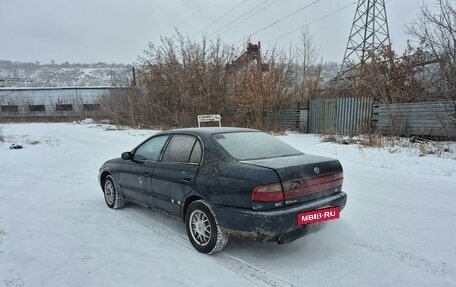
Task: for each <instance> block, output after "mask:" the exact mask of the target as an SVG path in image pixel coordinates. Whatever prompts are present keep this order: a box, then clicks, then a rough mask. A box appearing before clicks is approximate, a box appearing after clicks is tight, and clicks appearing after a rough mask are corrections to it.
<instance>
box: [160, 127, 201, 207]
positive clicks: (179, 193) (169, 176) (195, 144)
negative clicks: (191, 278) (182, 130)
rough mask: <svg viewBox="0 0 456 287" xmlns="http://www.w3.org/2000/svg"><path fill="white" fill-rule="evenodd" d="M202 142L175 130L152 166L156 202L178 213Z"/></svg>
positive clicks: (194, 176)
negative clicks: (153, 166) (159, 158)
mask: <svg viewBox="0 0 456 287" xmlns="http://www.w3.org/2000/svg"><path fill="white" fill-rule="evenodd" d="M201 155H202V145H201V143H200V141H199V139H197V138H196V137H195V136H193V135H187V134H175V135H173V136H172V138H171V139H170V141H169V144H168V145H167V147H166V150H165V151H164V153H163V157H162V159H161V161H158V162H157V163H156V165H155V168H154V173H153V178H152V191H153V193H154V197H155V198H154V200H155V203H156V206H157V207H158V208H160V209H163V210H165V211H168V212H170V213H172V214H175V215H177V216H180V211H181V208H180V207H181V204H182V201H183V198H184V197H185V195H187V194H188V193H190V192H191V191H192V189H193V186H194V182H195V178H196V175H197V172H198V167H199V163H200V161H201Z"/></svg>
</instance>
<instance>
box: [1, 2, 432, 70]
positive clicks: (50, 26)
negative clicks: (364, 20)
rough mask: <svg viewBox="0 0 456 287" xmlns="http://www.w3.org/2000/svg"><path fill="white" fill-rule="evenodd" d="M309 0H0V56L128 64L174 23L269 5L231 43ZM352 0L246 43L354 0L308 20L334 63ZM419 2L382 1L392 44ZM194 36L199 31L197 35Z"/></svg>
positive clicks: (194, 24) (183, 27)
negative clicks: (384, 4) (385, 9)
mask: <svg viewBox="0 0 456 287" xmlns="http://www.w3.org/2000/svg"><path fill="white" fill-rule="evenodd" d="M314 1H315V0H267V1H266V2H265V0H245V1H243V0H230V1H227V0H192V1H190V0H187V1H184V0H129V1H126V0H39V1H37V0H0V59H3V60H12V61H40V62H41V63H48V62H50V60H51V59H53V60H55V61H56V62H57V63H61V62H65V61H69V62H82V63H90V62H99V61H103V62H108V63H125V64H128V63H132V62H133V61H135V60H136V59H137V57H138V55H140V54H141V53H142V51H143V50H144V49H145V48H146V46H147V43H148V42H153V43H158V41H159V37H160V35H170V34H171V33H173V29H174V27H177V28H178V29H179V30H180V31H181V32H183V33H187V34H188V35H190V36H194V35H195V34H197V33H198V32H199V31H201V30H202V29H204V28H205V27H207V26H208V25H209V24H211V23H212V22H214V21H215V20H216V19H218V18H219V17H221V16H223V15H224V14H225V13H227V12H228V11H230V9H232V8H234V7H236V6H237V8H235V9H234V10H232V12H231V13H229V14H228V15H226V16H225V17H224V18H222V19H221V20H219V21H218V22H216V23H215V24H213V25H212V26H210V27H209V28H208V29H207V31H206V32H207V34H208V35H209V36H212V34H214V33H215V32H217V31H220V30H221V29H222V28H223V27H224V26H226V25H227V24H229V23H230V22H232V21H234V20H235V19H236V18H238V17H240V16H241V15H242V14H244V13H246V12H247V11H249V10H250V9H252V8H254V7H255V6H257V5H260V6H259V7H258V8H261V7H265V6H267V5H270V6H269V7H267V8H265V9H264V10H262V11H261V12H259V13H257V14H256V15H254V16H252V17H250V18H248V19H247V20H246V21H244V22H243V23H242V24H239V25H237V26H235V27H234V28H232V29H229V30H228V31H226V32H224V33H223V34H221V35H220V37H221V39H222V40H224V41H226V42H227V43H235V42H238V41H240V40H241V41H240V42H238V43H237V45H241V44H242V39H243V38H244V37H248V36H249V34H252V33H255V32H256V31H258V30H260V29H262V28H263V27H266V26H267V25H269V24H271V23H273V22H275V21H276V20H279V19H280V18H282V17H284V16H286V15H288V14H290V13H293V12H294V11H297V10H298V9H300V8H302V7H304V6H306V5H309V4H310V3H312V2H314ZM356 1H357V0H356ZM263 2H264V3H263ZM354 2H355V0H320V1H318V2H317V3H315V4H313V5H311V6H310V7H308V8H306V9H303V10H302V11H300V12H298V13H297V14H296V15H294V16H292V17H289V18H287V19H285V20H283V21H281V22H280V23H278V24H276V25H274V26H272V27H270V28H268V29H265V30H264V31H262V32H260V33H257V34H255V35H254V36H252V38H251V39H252V42H257V41H261V43H262V48H263V49H265V48H268V46H269V45H271V44H273V43H274V41H272V40H274V39H275V38H277V37H278V36H280V35H283V34H285V33H287V32H289V31H291V30H293V29H295V28H298V27H300V26H303V25H305V24H307V23H309V22H312V21H314V20H316V19H318V18H320V17H322V16H324V15H326V14H328V13H331V12H333V11H336V10H337V9H339V8H342V7H345V6H347V5H349V4H350V3H352V5H350V6H348V7H347V8H345V9H343V10H341V11H339V12H337V13H335V14H333V15H331V16H329V17H327V18H324V19H322V20H319V21H317V22H315V23H313V24H311V25H310V26H309V30H310V32H311V34H312V35H313V36H314V39H315V42H316V44H317V46H318V47H319V48H320V56H321V57H323V59H324V60H325V61H335V62H338V63H340V62H341V61H342V57H343V55H344V51H345V47H346V44H347V39H348V35H349V32H350V27H351V24H352V21H353V16H354V13H355V9H356V5H355V3H354ZM421 2H422V1H418V0H390V1H389V2H387V3H386V5H387V13H388V15H387V16H388V21H389V28H390V35H391V40H392V43H393V48H394V49H396V50H397V51H403V50H404V48H405V45H406V42H407V39H408V38H409V37H408V35H406V33H405V32H404V25H405V24H408V23H410V21H411V20H413V19H414V18H415V17H416V14H417V12H418V9H419V3H421ZM426 2H431V0H426ZM240 3H241V4H240ZM261 3H263V4H262V5H261ZM239 4H240V5H239ZM253 11H256V10H253ZM253 11H252V13H253ZM239 21H240V20H239ZM235 23H236V22H235ZM228 27H229V26H228ZM221 31H223V30H221ZM216 35H217V34H215V35H214V36H212V37H216ZM198 37H201V34H199V35H198V36H197V37H195V39H198ZM298 39H299V32H294V33H291V34H290V35H288V36H286V37H282V38H280V39H278V40H276V41H277V42H278V43H279V45H283V46H285V47H288V46H289V45H290V42H291V41H293V43H296V42H297V41H298ZM271 41H272V42H271Z"/></svg>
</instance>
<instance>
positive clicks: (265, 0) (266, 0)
mask: <svg viewBox="0 0 456 287" xmlns="http://www.w3.org/2000/svg"><path fill="white" fill-rule="evenodd" d="M268 1H269V0H264V1H263V2H261V3H260V4H258V5H256V6H255V7H253V8H252V9H250V10H249V11H247V12H245V13H244V14H242V15H241V16H239V17H237V18H236V19H234V20H233V21H231V22H230V23H228V24H226V25H225V26H223V27H222V28H220V29H218V30H217V31H215V32H214V33H212V34H211V35H210V36H209V37H212V36H214V35H215V34H217V33H218V32H220V31H222V30H224V29H225V28H226V27H228V26H230V25H231V24H233V23H234V22H236V21H237V20H239V19H241V18H242V17H244V16H245V15H247V14H249V13H250V12H252V11H253V10H255V9H256V8H258V7H259V6H261V5H263V4H264V3H266V2H268Z"/></svg>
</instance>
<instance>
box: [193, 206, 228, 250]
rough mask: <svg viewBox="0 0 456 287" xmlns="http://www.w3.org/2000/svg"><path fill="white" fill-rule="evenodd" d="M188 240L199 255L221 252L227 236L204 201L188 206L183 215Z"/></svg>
mask: <svg viewBox="0 0 456 287" xmlns="http://www.w3.org/2000/svg"><path fill="white" fill-rule="evenodd" d="M185 225H186V228H187V235H188V239H189V240H190V242H191V243H192V245H193V247H194V248H195V249H196V250H198V251H199V252H201V253H204V254H213V253H216V252H218V251H220V250H222V249H223V248H224V247H225V245H226V243H227V242H228V235H227V234H226V232H225V231H224V230H223V229H222V228H221V227H220V225H219V223H218V221H217V218H216V217H215V214H214V212H213V211H212V209H211V207H210V205H209V204H208V203H207V202H206V201H204V200H196V201H194V202H192V203H191V204H190V206H189V207H188V209H187V212H186V214H185Z"/></svg>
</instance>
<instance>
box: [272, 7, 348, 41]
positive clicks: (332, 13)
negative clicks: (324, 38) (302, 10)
mask: <svg viewBox="0 0 456 287" xmlns="http://www.w3.org/2000/svg"><path fill="white" fill-rule="evenodd" d="M355 4H356V1H354V2H352V3H350V4H347V5H345V6H344V7H341V8H339V9H337V10H334V11H332V12H329V13H328V14H326V15H323V16H321V17H320V18H317V19H315V20H313V21H310V22H308V23H306V24H305V25H302V26H300V27H298V28H296V29H293V30H291V31H288V32H286V33H284V34H282V35H280V36H278V37H276V38H274V39H272V40H270V41H268V42H267V43H266V44H269V43H271V42H274V41H276V40H278V39H280V38H283V37H285V36H287V35H290V34H291V33H293V32H296V31H298V30H301V29H302V28H304V27H306V26H309V25H312V24H314V23H316V22H318V21H321V20H323V19H325V18H327V17H329V16H332V15H334V14H336V13H338V12H340V11H342V10H344V9H347V8H348V7H350V6H353V5H355Z"/></svg>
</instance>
